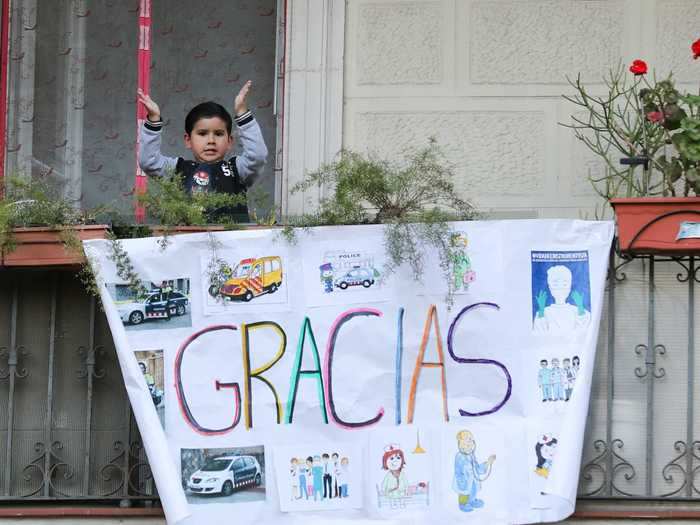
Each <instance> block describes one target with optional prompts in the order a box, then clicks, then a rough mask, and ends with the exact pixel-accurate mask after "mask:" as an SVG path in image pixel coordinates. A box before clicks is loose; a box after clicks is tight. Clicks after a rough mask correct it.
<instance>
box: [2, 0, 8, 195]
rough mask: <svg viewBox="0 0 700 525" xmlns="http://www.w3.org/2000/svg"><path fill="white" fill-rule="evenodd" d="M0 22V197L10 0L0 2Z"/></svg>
mask: <svg viewBox="0 0 700 525" xmlns="http://www.w3.org/2000/svg"><path fill="white" fill-rule="evenodd" d="M1 6H2V14H1V15H0V16H1V20H0V24H1V27H0V196H1V195H2V193H3V190H4V185H3V184H2V180H3V178H4V176H5V148H6V146H7V89H8V83H7V75H8V63H9V60H8V58H9V51H10V0H2V4H1Z"/></svg>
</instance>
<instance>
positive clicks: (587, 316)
mask: <svg viewBox="0 0 700 525" xmlns="http://www.w3.org/2000/svg"><path fill="white" fill-rule="evenodd" d="M571 280H572V275H571V270H570V269H569V268H567V267H566V266H563V265H561V264H559V265H556V266H551V267H550V268H549V269H547V287H548V288H549V293H550V294H551V295H552V297H553V298H554V303H553V304H550V305H549V306H546V304H547V292H546V291H544V290H540V291H539V293H538V294H537V296H536V297H535V300H536V301H537V307H538V308H537V313H536V314H535V320H534V322H533V329H534V330H535V331H536V332H550V333H560V334H565V333H570V332H574V331H580V330H585V329H586V328H588V325H589V324H590V322H591V312H589V311H588V310H586V308H585V307H584V304H583V301H584V298H583V294H582V293H581V292H579V291H577V290H572V289H571ZM569 297H571V300H572V301H573V302H574V304H569V303H567V302H566V300H567V299H568V298H569Z"/></svg>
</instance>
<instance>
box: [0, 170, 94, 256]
mask: <svg viewBox="0 0 700 525" xmlns="http://www.w3.org/2000/svg"><path fill="white" fill-rule="evenodd" d="M99 213H100V210H93V211H81V210H78V209H76V208H75V207H74V206H73V205H72V204H71V203H69V202H68V201H66V200H65V199H62V198H60V196H59V194H58V192H57V191H55V189H54V188H52V187H51V186H50V185H49V184H48V183H47V182H45V181H40V180H25V179H23V178H20V177H17V176H13V177H9V178H8V180H7V182H6V184H5V191H4V193H3V195H2V198H0V250H1V252H2V264H3V265H4V266H76V265H80V264H82V263H83V262H84V260H85V259H84V255H83V251H82V244H81V241H82V240H86V239H104V238H105V237H106V233H107V226H105V225H103V224H95V218H96V217H97V215H98V214H99Z"/></svg>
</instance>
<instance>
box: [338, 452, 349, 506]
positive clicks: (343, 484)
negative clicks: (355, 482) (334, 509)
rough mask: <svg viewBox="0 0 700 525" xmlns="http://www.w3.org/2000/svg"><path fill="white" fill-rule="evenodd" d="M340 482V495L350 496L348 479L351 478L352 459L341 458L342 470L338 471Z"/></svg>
mask: <svg viewBox="0 0 700 525" xmlns="http://www.w3.org/2000/svg"><path fill="white" fill-rule="evenodd" d="M338 479H339V481H338V483H340V497H341V498H347V497H348V481H349V480H350V460H348V458H345V457H344V458H343V459H341V460H340V471H339V472H338Z"/></svg>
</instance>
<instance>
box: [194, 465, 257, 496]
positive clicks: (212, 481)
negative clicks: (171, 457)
mask: <svg viewBox="0 0 700 525" xmlns="http://www.w3.org/2000/svg"><path fill="white" fill-rule="evenodd" d="M261 483H262V469H261V468H260V463H258V460H257V459H255V458H254V457H253V456H216V457H212V458H209V459H208V460H207V461H206V463H205V464H204V466H203V467H202V468H200V469H199V470H197V471H196V472H194V473H193V474H192V475H191V476H190V479H189V480H188V481H187V488H188V489H189V490H190V491H191V492H193V493H195V494H220V495H222V496H230V495H231V494H233V491H234V490H235V489H238V488H244V487H258V486H260V484H261Z"/></svg>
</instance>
